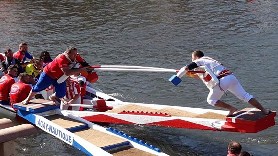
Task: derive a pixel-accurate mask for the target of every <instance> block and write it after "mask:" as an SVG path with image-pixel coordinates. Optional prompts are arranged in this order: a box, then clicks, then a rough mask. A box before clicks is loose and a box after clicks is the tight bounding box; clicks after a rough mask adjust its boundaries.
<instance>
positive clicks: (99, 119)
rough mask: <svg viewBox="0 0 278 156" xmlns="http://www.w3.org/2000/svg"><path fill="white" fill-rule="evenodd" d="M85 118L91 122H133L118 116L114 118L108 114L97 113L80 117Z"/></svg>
mask: <svg viewBox="0 0 278 156" xmlns="http://www.w3.org/2000/svg"><path fill="white" fill-rule="evenodd" d="M82 118H83V119H85V120H88V121H91V122H104V123H115V124H134V123H133V122H128V121H125V120H121V119H118V118H114V117H111V116H108V115H103V114H98V115H93V116H85V117H82Z"/></svg>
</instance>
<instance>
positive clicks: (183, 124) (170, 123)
mask: <svg viewBox="0 0 278 156" xmlns="http://www.w3.org/2000/svg"><path fill="white" fill-rule="evenodd" d="M147 125H155V126H164V127H173V128H186V129H200V130H216V129H215V128H212V127H208V126H204V125H200V124H196V123H193V122H189V121H184V120H180V119H174V120H167V121H160V122H153V123H149V124H147Z"/></svg>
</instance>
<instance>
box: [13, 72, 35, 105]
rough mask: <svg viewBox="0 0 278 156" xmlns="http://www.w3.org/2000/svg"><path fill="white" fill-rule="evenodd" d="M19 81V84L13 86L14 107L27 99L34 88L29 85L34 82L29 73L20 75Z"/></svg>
mask: <svg viewBox="0 0 278 156" xmlns="http://www.w3.org/2000/svg"><path fill="white" fill-rule="evenodd" d="M18 80H19V81H18V82H16V83H14V84H13V85H12V86H11V91H10V103H11V106H12V107H13V105H14V104H15V103H19V102H21V101H23V100H24V99H25V98H27V96H28V94H29V92H30V91H31V89H32V87H31V86H30V85H29V83H31V82H32V80H33V77H32V76H30V75H28V74H27V73H20V74H19V76H18Z"/></svg>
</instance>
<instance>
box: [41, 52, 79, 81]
mask: <svg viewBox="0 0 278 156" xmlns="http://www.w3.org/2000/svg"><path fill="white" fill-rule="evenodd" d="M74 63H75V62H71V61H70V60H69V59H68V58H67V57H66V56H65V55H64V54H60V55H58V56H57V57H56V58H55V59H54V60H53V61H52V62H50V63H49V64H47V65H46V66H45V67H44V69H43V71H44V72H45V73H46V74H47V75H48V76H50V77H51V78H52V79H59V78H60V77H61V76H63V75H64V72H63V71H62V69H61V68H64V67H68V66H70V65H71V64H72V66H73V65H74Z"/></svg>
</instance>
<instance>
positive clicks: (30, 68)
mask: <svg viewBox="0 0 278 156" xmlns="http://www.w3.org/2000/svg"><path fill="white" fill-rule="evenodd" d="M42 66H43V61H42V60H41V59H34V61H33V63H30V64H28V65H27V66H26V67H25V72H26V73H27V74H28V75H31V76H33V77H35V78H39V76H40V73H41V72H42V70H43V67H42Z"/></svg>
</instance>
